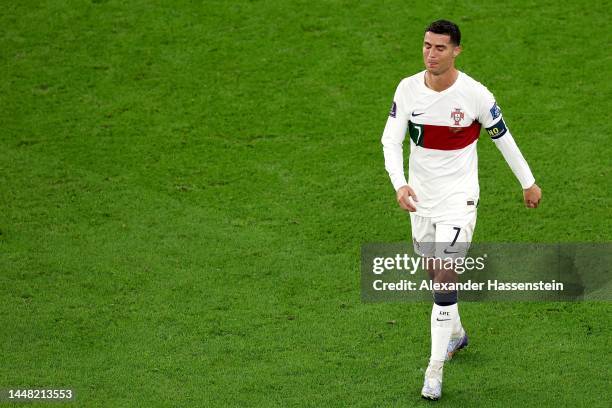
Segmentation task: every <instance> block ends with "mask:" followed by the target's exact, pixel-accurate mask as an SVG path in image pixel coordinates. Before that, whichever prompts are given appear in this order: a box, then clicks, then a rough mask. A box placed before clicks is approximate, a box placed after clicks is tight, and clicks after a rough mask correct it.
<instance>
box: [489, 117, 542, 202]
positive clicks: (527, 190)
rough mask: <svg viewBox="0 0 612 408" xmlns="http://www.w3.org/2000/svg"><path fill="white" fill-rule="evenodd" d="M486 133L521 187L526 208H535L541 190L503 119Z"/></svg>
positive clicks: (540, 197)
mask: <svg viewBox="0 0 612 408" xmlns="http://www.w3.org/2000/svg"><path fill="white" fill-rule="evenodd" d="M487 133H488V134H489V135H490V136H491V139H492V140H493V142H494V143H495V146H497V148H498V149H499V151H500V152H501V153H502V155H503V156H504V159H505V160H506V163H508V166H510V169H511V170H512V172H513V173H514V175H515V177H516V178H517V180H518V181H519V183H520V184H521V187H523V199H524V201H525V205H526V206H527V208H537V207H538V205H539V204H540V200H541V199H542V190H540V187H538V185H537V184H536V183H535V178H534V177H533V174H532V173H531V169H530V168H529V165H528V164H527V161H526V160H525V158H524V157H523V154H522V153H521V151H520V150H519V148H518V146H517V145H516V142H515V141H514V138H513V137H512V134H510V131H509V130H508V128H507V127H506V124H505V123H504V118H503V117H500V118H499V120H498V121H497V122H495V123H494V124H493V125H492V126H490V127H488V128H487Z"/></svg>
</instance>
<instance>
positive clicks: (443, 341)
mask: <svg viewBox="0 0 612 408" xmlns="http://www.w3.org/2000/svg"><path fill="white" fill-rule="evenodd" d="M458 314H459V312H458V310H457V304H456V303H455V304H453V305H450V306H439V305H437V304H435V303H434V305H433V308H432V309H431V357H430V363H431V362H434V361H435V362H444V360H445V359H446V351H447V348H448V342H449V341H450V338H451V334H452V332H453V326H454V324H455V321H456V320H457V316H458Z"/></svg>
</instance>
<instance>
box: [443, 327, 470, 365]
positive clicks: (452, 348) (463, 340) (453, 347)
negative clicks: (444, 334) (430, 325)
mask: <svg viewBox="0 0 612 408" xmlns="http://www.w3.org/2000/svg"><path fill="white" fill-rule="evenodd" d="M467 345H468V336H467V333H466V332H465V330H463V328H461V334H460V335H459V337H455V338H451V339H450V341H449V342H448V348H447V349H446V361H448V360H450V359H451V358H453V355H454V354H455V353H456V352H458V351H459V350H461V349H462V348H464V347H467Z"/></svg>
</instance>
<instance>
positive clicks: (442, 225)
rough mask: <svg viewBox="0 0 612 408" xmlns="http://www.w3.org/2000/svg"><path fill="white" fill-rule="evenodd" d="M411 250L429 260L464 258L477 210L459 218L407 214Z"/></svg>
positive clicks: (472, 231) (472, 233)
mask: <svg viewBox="0 0 612 408" xmlns="http://www.w3.org/2000/svg"><path fill="white" fill-rule="evenodd" d="M410 224H411V226H412V242H413V243H414V251H415V252H416V253H417V254H419V255H420V256H422V257H428V258H432V257H435V258H463V257H465V256H466V255H467V251H468V249H469V247H470V243H471V242H472V236H473V235H474V228H475V227H476V211H470V212H468V213H465V214H464V215H462V216H453V217H448V216H442V217H421V216H419V215H415V214H413V213H410Z"/></svg>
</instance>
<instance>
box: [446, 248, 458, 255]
mask: <svg viewBox="0 0 612 408" xmlns="http://www.w3.org/2000/svg"><path fill="white" fill-rule="evenodd" d="M444 253H445V254H458V253H459V251H449V250H448V249H445V250H444Z"/></svg>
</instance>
